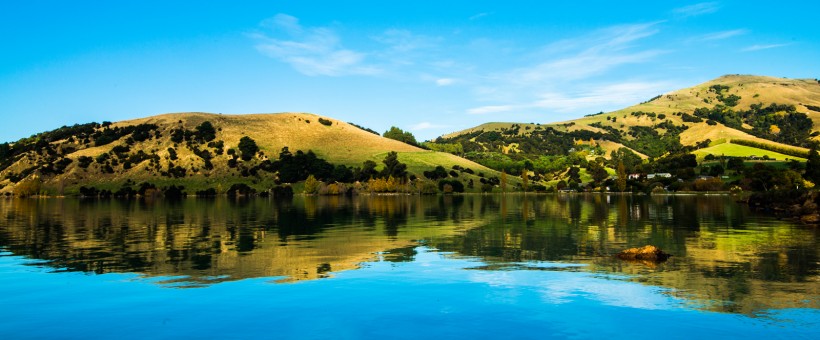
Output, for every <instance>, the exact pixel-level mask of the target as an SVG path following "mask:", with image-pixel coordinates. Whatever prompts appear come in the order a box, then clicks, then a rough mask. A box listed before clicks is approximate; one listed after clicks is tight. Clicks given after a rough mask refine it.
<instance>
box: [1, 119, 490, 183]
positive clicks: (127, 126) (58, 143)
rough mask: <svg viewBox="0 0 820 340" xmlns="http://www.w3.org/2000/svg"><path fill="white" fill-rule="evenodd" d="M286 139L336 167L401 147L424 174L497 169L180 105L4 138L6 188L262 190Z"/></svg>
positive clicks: (324, 128)
mask: <svg viewBox="0 0 820 340" xmlns="http://www.w3.org/2000/svg"><path fill="white" fill-rule="evenodd" d="M205 122H208V123H210V124H211V125H212V126H213V129H214V131H213V135H212V136H209V137H208V138H210V139H209V140H205V139H202V138H200V137H198V135H197V131H198V130H197V129H198V128H199V127H200V126H201V125H202V124H203V123H205ZM243 137H249V138H251V139H252V140H254V141H255V143H256V145H257V146H258V149H259V152H257V153H255V154H253V155H252V156H250V157H248V159H243V158H244V157H240V156H243V152H242V150H241V149H240V148H239V144H240V140H241V139H242V138H243ZM284 147H287V148H288V149H289V151H290V152H291V153H293V154H295V153H296V152H297V151H303V152H307V151H308V150H311V151H313V152H314V153H315V154H316V156H318V157H319V158H322V159H324V160H326V161H328V162H330V163H332V164H334V165H344V166H348V167H362V164H363V162H365V161H368V160H369V161H374V162H376V164H377V170H378V169H380V168H382V167H383V165H382V160H383V159H384V158H385V156H386V155H387V153H388V152H391V151H396V152H398V154H399V158H398V159H399V161H400V162H403V163H406V164H407V165H408V172H409V173H410V174H417V175H418V176H419V177H421V173H422V172H423V171H427V170H431V169H433V168H435V167H436V166H438V165H441V166H444V167H445V168H447V169H448V170H449V169H451V168H452V167H453V166H460V167H462V168H469V169H472V170H473V171H474V172H475V173H476V174H478V173H479V172H482V173H484V174H486V175H487V176H497V175H498V174H497V173H496V172H495V171H493V170H490V169H488V168H486V167H483V166H481V165H479V164H476V163H474V162H471V161H468V160H466V159H463V158H460V157H457V156H454V155H451V154H446V153H440V152H434V151H428V150H423V149H420V148H417V147H414V146H411V145H408V144H405V143H402V142H398V141H395V140H392V139H387V138H383V137H381V136H379V135H376V134H373V133H371V132H367V131H365V130H362V129H360V128H358V127H355V126H353V125H351V124H348V123H345V122H341V121H338V120H335V119H332V118H328V117H321V116H318V115H314V114H308V113H281V114H247V115H222V114H209V113H174V114H164V115H159V116H152V117H147V118H142V119H135V120H129V121H122V122H116V123H113V124H111V123H103V124H85V125H78V126H74V127H64V128H61V129H57V130H54V131H50V132H46V133H41V134H38V135H35V136H32V137H31V138H26V139H22V140H20V141H18V142H16V143H12V144H10V145H5V146H4V149H0V156H2V164H0V193H4V192H14V191H15V189H16V188H17V187H19V185H21V184H25V183H30V182H32V181H35V180H36V182H37V184H38V185H40V186H41V190H42V191H44V192H46V193H49V194H62V193H65V194H73V193H76V192H77V191H78V190H79V187H80V186H94V187H97V188H100V189H107V190H112V191H114V190H117V189H119V188H120V187H122V186H123V184H128V183H141V182H150V183H152V184H155V185H157V186H158V187H161V186H169V185H183V186H185V188H186V190H187V191H188V192H189V193H190V192H193V191H196V190H203V189H207V188H214V189H216V190H217V191H224V190H227V188H228V187H230V186H231V185H232V184H235V183H245V184H247V185H250V186H252V187H255V188H257V189H259V190H262V189H267V188H269V187H271V186H273V185H275V184H276V182H277V175H276V173H275V171H269V170H268V171H266V170H265V167H266V166H269V165H270V162H271V161H276V160H277V159H278V158H279V154H280V152H281V151H282V149H283V148H284ZM9 150H11V151H9ZM468 177H469V178H472V177H475V181H478V177H477V176H474V175H469V174H465V176H464V177H463V179H464V180H468V179H467V178H468Z"/></svg>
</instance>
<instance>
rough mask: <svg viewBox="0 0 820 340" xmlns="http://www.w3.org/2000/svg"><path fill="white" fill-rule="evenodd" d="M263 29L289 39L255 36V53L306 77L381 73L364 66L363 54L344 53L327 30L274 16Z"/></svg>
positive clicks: (255, 34)
mask: <svg viewBox="0 0 820 340" xmlns="http://www.w3.org/2000/svg"><path fill="white" fill-rule="evenodd" d="M261 26H262V27H265V28H268V29H271V30H274V31H284V32H285V33H286V34H287V35H288V36H289V39H277V38H271V37H269V36H268V35H266V34H264V33H254V34H251V37H252V38H254V39H255V40H256V41H257V43H256V49H257V50H258V51H259V52H261V53H263V54H265V55H267V56H269V57H272V58H275V59H278V60H280V61H282V62H285V63H288V64H290V65H291V66H292V67H293V68H294V69H296V70H297V71H299V72H301V73H303V74H305V75H309V76H342V75H351V74H359V75H362V74H364V75H374V74H379V73H380V72H381V70H380V69H379V68H377V67H375V66H372V65H367V64H366V63H365V59H366V57H367V54H366V53H362V52H357V51H354V50H351V49H346V48H344V47H343V46H342V44H341V41H340V39H339V37H338V35H337V34H336V32H335V31H333V30H332V29H330V28H326V27H317V28H305V27H302V26H301V25H300V24H299V20H298V19H297V18H295V17H292V16H289V15H286V14H277V15H276V16H274V17H273V18H271V19H268V20H265V21H263V22H262V24H261Z"/></svg>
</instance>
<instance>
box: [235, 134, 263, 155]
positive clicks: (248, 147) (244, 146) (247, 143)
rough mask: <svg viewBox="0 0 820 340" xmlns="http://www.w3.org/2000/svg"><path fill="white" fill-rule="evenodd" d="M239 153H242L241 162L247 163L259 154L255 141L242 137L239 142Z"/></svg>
mask: <svg viewBox="0 0 820 340" xmlns="http://www.w3.org/2000/svg"><path fill="white" fill-rule="evenodd" d="M239 151H240V152H241V153H242V160H243V161H249V160H251V159H252V158H253V157H254V156H256V153H257V152H259V146H257V145H256V141H254V140H253V139H251V138H250V137H248V136H244V137H242V139H240V140H239Z"/></svg>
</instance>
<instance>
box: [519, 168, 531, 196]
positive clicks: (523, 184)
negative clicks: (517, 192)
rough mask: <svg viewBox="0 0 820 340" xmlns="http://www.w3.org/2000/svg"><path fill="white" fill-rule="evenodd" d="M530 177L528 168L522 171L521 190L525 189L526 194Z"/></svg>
mask: <svg viewBox="0 0 820 340" xmlns="http://www.w3.org/2000/svg"><path fill="white" fill-rule="evenodd" d="M529 177H530V172H529V171H527V169H526V168H524V169H521V188H522V189H524V192H527V186H528V185H529Z"/></svg>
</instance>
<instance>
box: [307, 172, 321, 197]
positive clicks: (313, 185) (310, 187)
mask: <svg viewBox="0 0 820 340" xmlns="http://www.w3.org/2000/svg"><path fill="white" fill-rule="evenodd" d="M320 185H321V182H319V180H317V179H316V177H313V175H309V176H308V178H307V179H306V180H305V194H308V195H313V194H316V193H318V192H319V186H320Z"/></svg>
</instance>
